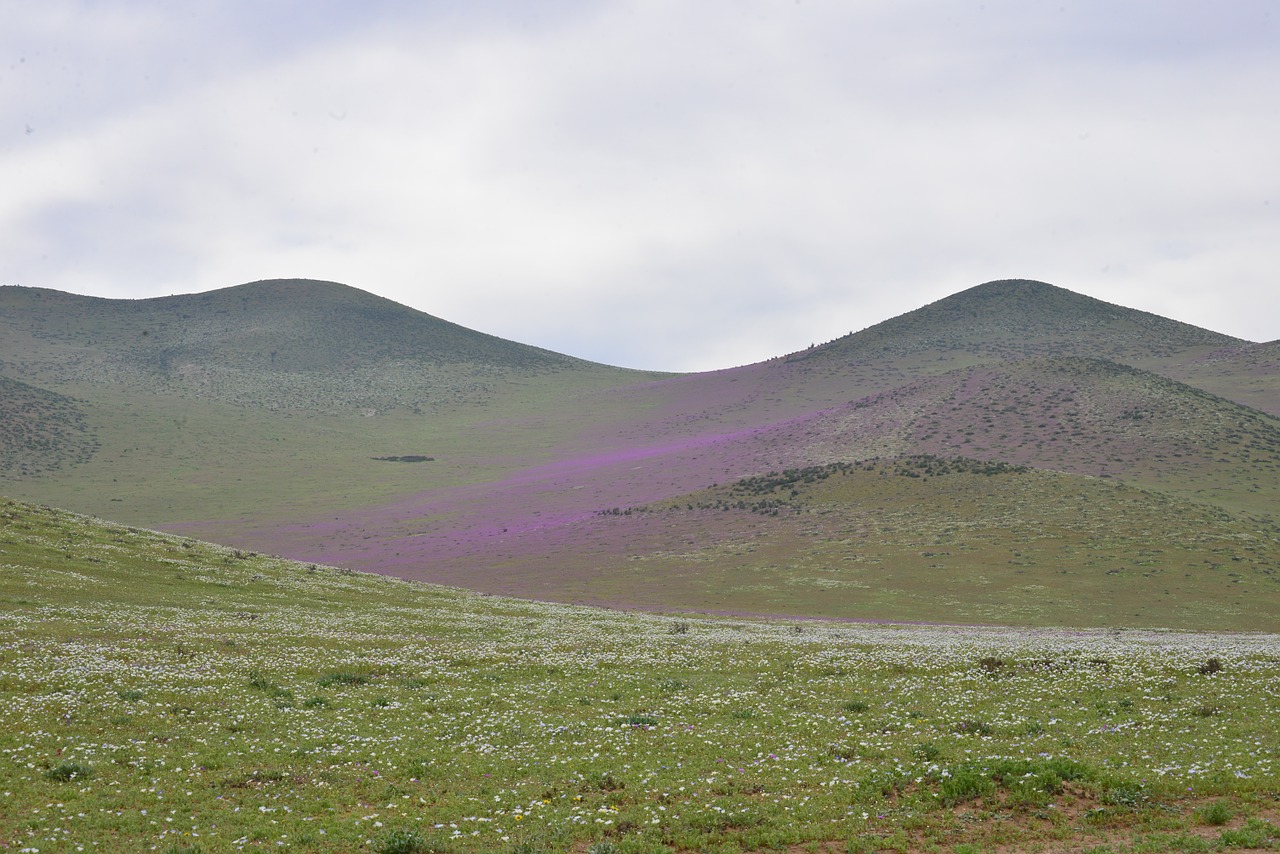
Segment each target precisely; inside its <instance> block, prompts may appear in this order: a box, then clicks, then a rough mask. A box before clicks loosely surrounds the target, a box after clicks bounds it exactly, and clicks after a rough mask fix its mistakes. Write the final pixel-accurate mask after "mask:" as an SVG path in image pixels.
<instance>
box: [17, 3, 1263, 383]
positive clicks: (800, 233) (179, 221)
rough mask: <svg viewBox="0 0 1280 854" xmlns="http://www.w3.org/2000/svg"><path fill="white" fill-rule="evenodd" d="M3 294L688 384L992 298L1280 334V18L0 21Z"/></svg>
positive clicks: (758, 14)
mask: <svg viewBox="0 0 1280 854" xmlns="http://www.w3.org/2000/svg"><path fill="white" fill-rule="evenodd" d="M0 21H2V22H3V25H2V26H0V283H3V284H21V285H30V286H36V287H46V288H56V289H59V290H67V291H73V292H76V293H83V294H94V295H100V296H112V297H149V296H161V295H166V294H171V293H189V292H197V291H205V290H211V289H214V288H220V287H226V286H229V285H234V284H239V283H242V282H246V281H252V280H256V279H264V278H275V277H309V278H321V279H331V280H336V281H341V282H345V283H347V284H350V285H354V286H356V287H359V288H362V289H365V290H369V291H373V292H375V293H378V294H381V295H383V296H387V297H390V298H392V299H395V300H397V301H399V302H403V303H406V304H408V305H412V306H414V307H416V308H419V309H422V310H423V311H427V312H429V313H431V314H434V315H437V316H439V317H443V318H446V319H448V320H452V321H455V322H457V323H461V324H463V325H466V326H470V327H472V328H476V329H480V330H483V331H486V332H490V333H493V334H497V335H501V336H503V337H506V338H512V339H515V340H518V341H522V342H525V343H530V344H536V345H539V346H542V347H547V348H550V349H553V350H558V351H560V352H566V353H570V354H572V355H576V356H581V357H584V358H589V359H594V360H597V361H603V362H608V363H611V364H620V365H626V366H629V367H644V368H655V369H668V370H702V369H711V368H717V367H727V366H731V365H737V364H744V363H748V362H754V361H758V360H760V359H764V358H768V357H771V356H775V355H779V354H782V353H785V352H789V351H792V350H796V349H799V348H802V347H806V346H808V345H809V344H811V343H820V342H822V341H826V340H829V339H831V338H834V337H837V336H839V335H843V334H845V333H847V332H850V331H854V330H857V329H861V328H863V327H866V326H869V325H871V324H873V323H876V322H879V321H881V320H884V319H885V318H888V317H891V316H893V315H896V314H901V313H902V312H905V311H910V310H912V309H914V308H918V307H919V306H921V305H923V304H925V303H928V302H932V301H933V300H936V299H940V298H942V297H944V296H947V295H948V294H951V293H954V292H956V291H958V290H962V289H964V288H967V287H970V286H972V285H975V284H978V283H980V282H983V281H987V280H990V279H997V278H1012V277H1024V278H1036V279H1041V280H1044V281H1049V282H1052V283H1054V284H1058V285H1061V286H1063V287H1067V288H1070V289H1072V290H1075V291H1079V292H1081V293H1086V294H1089V295H1091V296H1095V297H1099V298H1101V299H1105V300H1108V301H1111V302H1117V303H1120V304H1123V305H1128V306H1132V307H1135V308H1141V309H1144V310H1147V311H1153V312H1157V313H1159V314H1164V315H1167V316H1170V317H1175V318H1177V319H1180V320H1185V321H1188V322H1192V323H1196V324H1198V325H1201V326H1208V327H1210V328H1213V329H1216V330H1219V331H1222V332H1227V333H1230V334H1233V335H1238V336H1240V337H1244V338H1248V339H1251V340H1271V339H1275V338H1280V275H1278V273H1280V156H1277V154H1276V152H1280V50H1278V49H1277V45H1280V5H1277V4H1276V3H1275V2H1274V0H1229V2H1222V0H1213V2H1209V0H1205V2H1186V0H1143V1H1142V2H1138V0H1096V2H1075V0H1057V2H1052V3H1041V2H1036V1H1035V0H1010V2H1003V0H988V2H985V3H983V2H963V0H961V2H957V0H892V2H888V0H886V1H885V2H854V0H832V2H826V0H787V2H754V0H697V2H690V0H670V2H668V0H597V1H596V2H591V0H582V1H581V2H578V0H538V2H528V0H508V1H507V2H481V1H480V0H460V1H459V2H452V0H439V2H426V0H424V2H408V0H404V2H391V0H385V2H379V0H374V2H363V3H358V4H357V3H350V2H345V0H308V2H296V3H295V2H273V0H219V2H203V3H201V2H185V0H174V2H163V0H148V2H143V0H138V2H128V0H120V2H114V3H104V2H83V3H75V2H65V0H41V2H40V3H31V2H27V0H0Z"/></svg>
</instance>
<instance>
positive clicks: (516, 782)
mask: <svg viewBox="0 0 1280 854" xmlns="http://www.w3.org/2000/svg"><path fill="white" fill-rule="evenodd" d="M70 539H74V540H75V541H76V542H78V543H80V544H81V546H82V548H81V549H80V550H79V551H78V552H76V553H75V555H73V556H72V557H70V558H68V557H67V556H66V554H65V548H64V547H63V543H64V542H65V541H67V540H70ZM0 549H3V552H4V555H3V562H4V567H5V568H4V570H3V572H0V601H2V602H3V605H4V607H3V608H0V762H3V763H4V767H5V769H6V773H5V785H4V789H5V791H6V792H8V793H9V794H7V795H5V796H4V801H3V809H4V811H5V813H4V814H5V815H6V816H20V822H7V823H6V825H5V827H4V829H3V831H2V833H3V837H2V838H3V841H4V842H5V844H8V845H10V847H14V848H22V847H33V848H41V850H60V849H61V848H68V849H69V850H73V849H74V848H75V846H76V845H85V847H86V848H88V847H90V846H91V845H92V842H94V841H99V842H102V843H105V842H107V841H110V842H111V843H112V844H113V845H114V846H115V848H116V849H117V850H126V851H127V850H150V849H151V848H153V847H154V848H155V849H156V850H166V849H171V850H181V848H182V847H187V848H188V849H191V850H194V848H195V847H196V846H198V847H199V848H200V850H202V851H220V850H226V849H235V848H238V847H241V846H243V847H251V845H250V843H253V847H256V846H257V845H260V846H262V847H295V846H296V847H299V848H303V849H305V850H318V851H335V852H336V851H350V850H370V851H394V850H406V851H415V850H418V851H424V852H434V851H448V852H459V854H460V852H467V851H520V850H522V851H543V850H553V851H564V850H579V851H586V850H590V848H591V847H592V846H603V845H606V844H607V845H612V846H616V848H617V850H619V851H654V852H658V851H688V850H718V851H739V852H745V851H756V850H767V849H769V848H779V847H785V846H801V847H803V846H806V845H810V844H812V845H813V846H816V847H817V849H818V850H822V847H823V846H828V847H829V846H830V845H835V846H837V848H836V850H845V849H846V848H848V849H849V850H861V849H858V846H861V845H863V842H864V841H866V840H868V839H872V840H876V841H877V844H876V846H875V849H878V850H883V849H884V847H885V845H886V841H892V846H893V847H896V848H898V849H899V850H912V849H913V848H924V849H927V848H928V847H929V846H931V845H939V844H942V843H940V842H939V840H946V842H945V846H946V847H944V848H943V849H942V850H963V846H965V845H969V846H972V847H973V849H974V850H989V849H990V848H992V847H995V846H996V845H1005V846H1008V845H1013V846H1015V847H1017V848H1023V849H1025V848H1035V847H1046V848H1048V849H1052V847H1053V846H1054V845H1057V844H1059V843H1060V842H1061V841H1062V840H1068V839H1069V840H1071V841H1072V843H1073V844H1077V843H1078V842H1080V841H1083V842H1084V843H1088V842H1089V841H1090V840H1093V841H1094V842H1096V844H1099V845H1100V844H1104V843H1105V844H1108V845H1113V846H1115V845H1121V844H1123V845H1130V844H1131V845H1132V846H1134V847H1135V850H1153V849H1152V848H1151V846H1153V845H1156V843H1155V842H1153V841H1151V840H1152V838H1153V837H1151V836H1150V834H1153V833H1165V834H1168V833H1183V834H1187V835H1188V836H1190V835H1192V834H1194V833H1195V831H1196V829H1197V828H1199V829H1200V830H1201V831H1202V832H1203V831H1204V830H1206V829H1207V828H1215V829H1214V831H1213V832H1214V833H1217V834H1219V835H1218V837H1217V838H1216V839H1215V840H1214V844H1217V845H1220V846H1221V847H1224V848H1231V847H1241V846H1245V845H1254V846H1257V845H1263V846H1265V845H1269V844H1272V841H1273V840H1274V839H1275V838H1276V825H1275V823H1274V822H1275V820H1276V819H1277V808H1276V807H1275V804H1274V802H1273V801H1272V800H1271V799H1270V797H1269V795H1268V793H1269V792H1271V791H1273V790H1275V789H1276V788H1277V787H1280V766H1277V764H1276V760H1275V757H1274V756H1273V753H1272V751H1269V750H1267V749H1265V745H1267V744H1270V741H1271V739H1272V737H1273V735H1274V733H1273V729H1274V727H1273V725H1272V723H1273V722H1272V720H1271V715H1270V707H1269V705H1268V704H1269V702H1270V700H1269V697H1270V693H1269V692H1270V688H1271V686H1272V685H1273V684H1274V682H1275V680H1276V679H1277V678H1280V671H1277V667H1278V665H1277V662H1278V661H1280V646H1277V643H1278V642H1277V639H1276V638H1275V636H1270V635H1239V634H1236V635H1196V634H1178V633H1172V632H1133V631H1126V632H1117V631H1094V632H1088V631H1084V632H1082V631H1071V632H1060V631H1051V630H1039V631H1019V630H1010V629H995V628H987V629H981V628H973V629H948V628H940V627H903V626H891V625H886V626H877V625H858V624H839V623H826V622H821V621H813V622H809V623H806V627H805V628H806V630H805V631H804V632H803V633H801V634H797V633H795V632H794V631H792V628H793V625H794V624H791V623H785V622H776V623H775V622H768V621H761V622H757V621H748V620H743V619H733V620H725V619H711V618H702V617H693V616H689V617H685V618H681V619H680V620H679V621H678V622H682V623H686V624H687V625H688V629H687V634H686V635H676V634H672V632H671V627H672V625H674V624H675V622H677V621H673V620H672V618H670V617H665V616H656V615H654V616H650V615H644V614H622V613H618V612H612V611H604V610H596V609H579V608H572V607H568V606H560V605H550V604H543V603H534V602H522V601H518V600H511V599H502V598H499V597H482V596H475V595H471V594H466V593H462V592H460V591H457V590H449V589H444V588H436V587H430V586H425V585H415V584H409V583H405V582H399V581H395V580H391V579H387V578H382V577H377V576H366V575H361V574H356V573H350V572H342V571H339V570H336V569H333V568H329V567H322V566H315V567H308V566H307V565H306V564H294V563H290V562H287V561H282V560H279V559H276V558H272V557H268V556H264V555H261V554H256V555H250V554H249V553H248V552H245V553H244V557H243V558H242V559H239V560H232V561H230V562H227V561H224V560H223V557H224V556H227V555H230V554H231V552H230V551H229V550H226V549H221V548H219V547H213V546H206V545H204V544H201V543H194V542H191V541H182V540H179V539H176V538H171V537H166V536H163V535H158V534H154V533H151V532H148V531H145V530H141V529H127V528H123V527H119V526H112V525H103V524H100V523H95V522H93V521H91V520H88V519H84V518H82V517H74V516H70V515H67V514H63V513H60V512H57V511H54V510H50V509H47V508H38V507H33V506H30V505H21V504H16V503H12V502H6V503H5V504H3V506H0ZM76 555H78V556H76ZM90 557H95V558H97V560H96V561H91V560H90V559H89V558H90ZM255 577H256V578H257V579H258V580H256V581H254V580H252V579H254V578H255ZM36 581H38V583H35V584H33V583H32V582H36ZM245 614H257V615H261V616H260V617H259V618H258V619H255V620H247V619H245V618H244V616H243V615H245ZM691 638H696V639H697V642H696V643H693V642H690V639H691ZM1211 658H1212V659H1217V660H1218V661H1219V662H1220V664H1221V669H1219V670H1217V671H1216V672H1214V673H1213V674H1212V678H1205V677H1203V676H1201V675H1200V673H1199V672H1198V670H1199V669H1200V668H1201V666H1202V665H1204V664H1205V663H1206V662H1207V661H1209V660H1210V659H1211ZM987 659H994V660H996V661H999V662H1002V664H1001V665H1000V666H999V667H998V668H997V669H996V670H995V671H994V672H995V673H997V674H998V678H991V675H990V674H989V673H988V672H987V671H986V670H984V668H983V667H982V666H981V664H980V662H982V661H984V660H987ZM285 695H287V696H292V697H297V698H305V699H299V700H298V701H296V702H280V700H281V698H282V696H285ZM1209 707H1212V708H1214V709H1215V710H1216V711H1215V712H1214V713H1213V714H1212V715H1210V716H1207V717H1202V716H1201V715H1200V714H1199V713H1198V712H1197V710H1198V709H1202V708H1209ZM81 814H83V817H81ZM179 816H180V817H181V819H180V820H179V818H178V817H179ZM1045 816H1050V817H1055V816H1056V817H1055V818H1053V820H1049V819H1048V818H1045ZM171 817H172V818H174V819H175V821H173V822H168V821H166V820H165V819H166V818H171ZM1155 818H1158V819H1159V826H1158V828H1157V827H1156V826H1155V825H1154V824H1151V823H1150V821H1154V819H1155ZM1149 820H1150V821H1149ZM1219 820H1221V824H1218V822H1219ZM152 822H154V824H153V823H152ZM1241 822H1243V823H1241ZM1217 828H1221V829H1220V830H1218V829H1217ZM196 834H198V836H197V835H196ZM237 840H243V841H240V842H238V841H237ZM277 842H279V843H283V845H280V846H277V845H276V843H277ZM1143 845H1146V846H1147V848H1146V849H1141V846H1143ZM175 846H176V847H175ZM601 850H603V849H601ZM867 850H872V849H867Z"/></svg>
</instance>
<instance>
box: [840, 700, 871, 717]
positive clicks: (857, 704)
mask: <svg viewBox="0 0 1280 854" xmlns="http://www.w3.org/2000/svg"><path fill="white" fill-rule="evenodd" d="M841 708H843V709H844V710H845V711H846V712H853V713H854V714H859V715H860V714H862V713H863V712H865V711H866V710H867V709H869V708H871V706H870V705H868V704H867V702H866V701H865V700H846V701H845V703H844V705H843V706H842V707H841Z"/></svg>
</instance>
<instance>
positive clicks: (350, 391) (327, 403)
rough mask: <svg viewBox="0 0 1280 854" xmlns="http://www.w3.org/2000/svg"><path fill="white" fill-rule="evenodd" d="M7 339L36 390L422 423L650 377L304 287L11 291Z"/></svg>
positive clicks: (293, 282) (0, 302) (2, 325)
mask: <svg viewBox="0 0 1280 854" xmlns="http://www.w3.org/2000/svg"><path fill="white" fill-rule="evenodd" d="M0 342H3V344H2V345H0V347H2V349H0V362H2V363H3V365H4V371H5V373H6V374H8V375H9V376H13V377H19V378H22V379H24V381H26V382H30V383H33V384H36V385H40V386H45V387H49V388H55V389H57V388H60V387H65V386H83V385H93V386H104V385H106V386H116V387H119V388H124V389H129V390H131V391H133V392H136V393H143V394H156V393H160V394H175V395H181V396H184V397H194V398H199V399H203V400H209V401H216V402H225V403H232V404H236V405H239V406H247V407H259V408H271V409H291V410H300V411H312V410H331V409H335V408H339V409H341V408H361V409H372V410H375V411H387V410H390V409H407V410H410V411H415V412H419V413H421V412H423V411H430V410H438V409H439V408H441V407H442V406H449V405H456V404H458V403H465V402H474V401H477V400H483V399H484V398H486V397H488V396H491V395H492V394H493V393H494V391H495V388H497V387H498V386H500V385H501V384H502V383H503V382H504V381H505V380H507V379H510V378H513V377H527V376H536V375H545V374H550V373H555V372H560V371H574V370H578V371H586V372H599V371H602V370H607V371H610V372H612V373H613V374H614V375H615V376H616V377H617V378H618V381H623V380H624V379H634V378H635V377H636V376H637V375H641V376H644V375H642V374H640V373H639V372H626V371H623V370H621V369H605V366H602V365H596V364H593V363H590V362H585V361H583V360H580V359H574V358H571V357H569V356H564V355H560V354H558V353H552V352H550V351H548V350H542V349H539V348H536V347H530V346H527V345H523V344H517V343H514V342H511V341H506V340H504V339H501V338H496V337H494V336H492V335H486V334H484V333H480V332H475V331H472V330H470V329H466V328H464V327H461V326H458V325H456V324H453V323H449V322H448V321H445V320H441V319H439V318H437V317H433V316H431V315H429V314H425V313H423V312H420V311H417V310H415V309H411V308H408V307H406V306H402V305H399V304H397V303H394V302H392V301H391V300H387V299H384V298H382V297H378V296H374V295H373V294H370V293H366V292H364V291H360V290H357V289H355V288H352V287H349V286H346V285H340V284H337V283H333V282H319V281H312V280H305V279H288V280H271V281H261V282H252V283H249V284H245V285H239V286H237V287H232V288H224V289H221V290H217V291H212V292H209V293H204V294H194V295H183V296H170V297H159V298H156V299H145V300H109V299H99V298H94V297H82V296H74V295H71V294H64V293H59V292H56V291H48V290H41V289H36V288H22V287H15V286H7V287H3V288H0ZM647 376H655V375H647Z"/></svg>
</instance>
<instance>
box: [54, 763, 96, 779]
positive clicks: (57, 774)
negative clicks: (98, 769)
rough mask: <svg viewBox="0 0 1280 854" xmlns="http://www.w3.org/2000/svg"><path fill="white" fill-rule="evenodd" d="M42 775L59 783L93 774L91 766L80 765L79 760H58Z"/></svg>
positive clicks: (85, 777)
mask: <svg viewBox="0 0 1280 854" xmlns="http://www.w3.org/2000/svg"><path fill="white" fill-rule="evenodd" d="M44 776H45V777H47V778H48V779H50V780H56V781H57V782H59V783H69V782H71V781H72V780H87V779H88V778H89V777H91V776H93V766H91V765H81V764H80V763H79V762H59V763H58V764H57V765H54V766H53V767H52V768H50V769H49V770H48V771H45V772H44Z"/></svg>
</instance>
